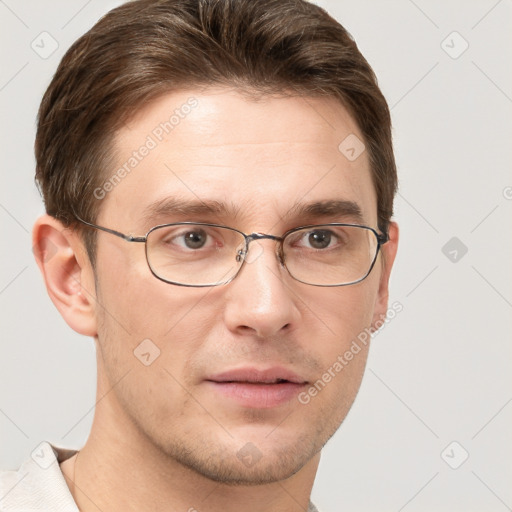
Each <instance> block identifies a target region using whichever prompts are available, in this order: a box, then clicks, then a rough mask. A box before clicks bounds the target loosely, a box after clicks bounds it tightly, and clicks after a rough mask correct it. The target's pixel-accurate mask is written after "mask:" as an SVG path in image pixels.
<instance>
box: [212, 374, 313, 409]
mask: <svg viewBox="0 0 512 512" xmlns="http://www.w3.org/2000/svg"><path fill="white" fill-rule="evenodd" d="M205 381H206V383H207V384H208V385H209V386H210V387H211V388H212V390H213V391H214V392H215V393H216V394H217V396H220V397H221V398H224V399H226V398H227V399H228V400H231V401H234V402H236V403H238V404H239V405H242V406H243V407H248V408H258V409H267V408H271V407H277V406H279V405H283V404H284V403H286V402H289V401H290V400H291V399H292V398H294V397H295V396H296V395H297V394H298V393H299V392H300V391H301V390H302V389H303V387H304V386H306V384H307V381H306V380H305V379H303V378H302V377H300V376H299V375H297V374H296V373H294V372H292V371H290V370H287V369H285V368H281V367H273V368H267V369H258V368H253V367H246V368H238V369H234V370H229V371H226V372H222V373H218V374H214V375H211V376H208V377H207V378H206V379H205Z"/></svg>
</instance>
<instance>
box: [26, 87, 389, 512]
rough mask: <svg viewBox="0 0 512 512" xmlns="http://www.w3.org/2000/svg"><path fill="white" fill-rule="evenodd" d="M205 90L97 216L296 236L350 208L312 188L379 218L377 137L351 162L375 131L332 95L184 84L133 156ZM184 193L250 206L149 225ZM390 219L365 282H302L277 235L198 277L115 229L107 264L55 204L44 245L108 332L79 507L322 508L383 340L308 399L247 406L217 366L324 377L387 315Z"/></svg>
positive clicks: (79, 472) (49, 273)
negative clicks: (145, 348)
mask: <svg viewBox="0 0 512 512" xmlns="http://www.w3.org/2000/svg"><path fill="white" fill-rule="evenodd" d="M190 97H194V98H197V100H198V102H199V103H198V106H197V108H195V109H194V110H193V111H192V112H191V113H190V114H189V115H188V116H186V117H185V118H184V119H182V120H181V121H180V123H179V124H178V125H177V126H176V127H175V128H174V130H173V131H172V133H170V134H169V135H168V136H167V137H166V138H165V139H164V140H163V141H162V142H161V143H160V144H158V146H157V147H156V148H154V149H152V150H151V152H150V153H149V154H148V155H147V156H146V157H145V158H144V159H143V160H142V161H141V162H140V163H139V164H138V166H137V167H136V169H134V170H133V171H132V172H131V173H130V174H129V175H128V176H127V177H126V178H125V179H124V180H123V181H122V182H121V183H120V184H119V185H117V186H116V187H115V188H114V189H113V190H112V191H110V192H109V193H108V194H107V195H106V197H105V198H104V199H103V200H102V202H101V210H100V214H99V217H98V218H97V219H96V223H97V224H99V225H102V226H106V227H109V228H112V229H116V230H119V231H121V232H123V233H132V234H135V235H144V234H145V233H146V232H147V231H148V229H149V228H150V227H152V226H153V225H156V224H159V223H162V222H173V221H179V220H195V221H204V222H215V223H221V224H225V225H228V226H232V227H235V228H238V229H240V230H242V231H244V232H245V233H252V232H264V233H270V234H274V235H282V234H283V233H284V232H285V231H287V230H288V229H291V228H293V227H296V226H300V225H304V224H308V223H323V222H344V221H348V222H350V219H345V218H332V219H323V218H322V219H315V218H303V217H298V218H297V217H289V216H288V217H286V214H287V212H289V210H290V208H291V206H292V205H293V204H294V203H295V202H297V201H302V202H312V201H318V200H326V199H345V200H350V201H354V202H356V203H357V204H358V205H359V206H360V208H361V210H362V215H363V219H364V223H365V224H366V225H368V226H371V227H373V228H376V227H377V208H376V205H377V202H376V195H375V191H374V187H373V185H372V181H371V173H370V168H369V162H368V156H367V154H366V152H364V153H363V154H362V155H361V156H360V157H359V158H357V159H356V160H355V161H353V162H350V161H349V160H347V159H346V158H345V156H343V154H342V153H340V151H339V150H338V145H339V143H340V142H341V141H342V140H343V139H344V138H345V137H347V135H349V134H351V133H354V134H356V135H357V136H358V137H359V138H360V139H362V138H363V137H362V135H361V133H360V131H359V129H358V127H357V125H356V124H355V122H354V121H353V120H352V118H351V117H350V116H349V114H348V113H347V111H346V110H345V109H344V108H343V107H342V106H341V105H340V103H339V102H337V101H336V100H335V99H332V98H300V97H281V98H269V97H264V98H260V99H259V100H258V101H254V100H251V99H248V98H247V97H245V96H242V95H241V94H240V93H238V92H237V91H236V90H229V89H226V88H219V89H205V90H188V91H182V92H174V93H172V94H169V95H166V96H164V97H161V98H160V99H158V100H156V101H154V102H153V103H151V104H149V105H148V106H146V107H145V108H144V109H143V110H141V111H140V112H139V113H138V114H137V115H136V116H135V117H134V118H133V119H132V120H131V121H130V122H129V123H127V125H125V127H123V129H122V130H121V131H120V132H119V133H118V134H117V137H116V157H117V159H118V164H119V165H122V164H123V163H124V162H125V161H126V160H127V158H129V156H130V154H131V153H132V152H133V150H134V149H136V148H139V147H140V146H141V144H143V143H144V141H145V139H146V137H147V136H148V134H150V133H151V132H152V130H153V129H154V128H155V126H157V125H158V124H159V123H161V122H162V121H163V120H165V119H168V117H169V114H168V113H169V112H172V111H174V110H175V109H176V108H179V106H180V105H182V104H183V103H185V102H186V101H187V99H188V98H190ZM116 169H117V168H116ZM116 169H112V170H111V171H112V173H114V172H115V170H116ZM108 176H110V175H108ZM169 196H179V197H180V198H184V199H191V200H195V199H197V198H200V199H202V200H206V199H215V200H218V201H220V202H227V203H232V204H234V205H236V207H237V209H238V214H237V216H236V218H233V217H224V216H221V215H215V216H206V215H201V216H197V215H196V216H193V217H192V218H186V219H181V218H177V219H174V218H169V217H166V218H159V219H154V220H153V222H151V221H148V222H147V223H144V222H143V221H142V213H143V211H144V208H145V207H146V206H147V205H149V204H150V203H152V202H153V201H155V200H160V199H164V198H166V197H169ZM389 234H390V237H391V240H390V242H388V243H386V244H385V245H384V246H383V248H382V252H381V254H380V255H379V259H378V261H377V263H376V265H375V267H374V269H373V270H372V272H371V274H370V275H369V276H368V277H367V278H366V279H365V280H364V281H362V282H361V283H358V284H355V285H351V286H346V287H332V288H322V287H315V286H308V285H305V284H302V283H299V282H297V281H295V280H293V279H292V278H291V277H290V276H289V275H288V274H287V272H286V270H285V269H284V268H282V267H280V265H279V263H278V261H277V259H276V257H275V242H274V241H272V240H262V241H260V242H258V243H259V249H258V254H256V253H255V255H256V256H257V257H255V259H254V260H253V261H252V262H251V263H247V264H246V265H245V266H244V268H243V269H242V271H241V273H240V274H239V275H238V277H237V278H236V279H235V280H234V281H232V282H231V283H229V284H227V285H224V286H218V287H213V288H186V287H178V286H173V285H170V284H166V283H164V282H162V281H160V280H158V279H156V278H155V277H154V276H153V275H152V274H151V272H150V270H149V268H148V266H147V263H146V259H145V256H144V244H136V243H127V242H125V241H124V240H122V239H120V238H117V237H114V236H112V235H110V234H107V233H104V232H98V244H97V264H96V269H95V271H93V269H92V268H91V265H90V262H89V259H88V257H87V254H86V252H85V249H84V246H83V244H82V241H81V238H80V236H79V234H78V233H77V232H75V231H73V230H70V229H65V228H64V227H63V226H62V225H61V224H60V223H59V222H58V221H56V220H55V219H53V218H51V217H49V216H46V215H45V216H43V217H41V218H40V219H39V220H38V221H37V222H36V224H35V227H34V245H35V246H37V247H39V252H38V253H37V254H36V256H37V261H38V264H39V266H40V269H41V271H42V274H43V276H44V279H45V282H46V286H47V288H48V293H49V295H50V297H51V299H52V300H53V302H54V303H55V305H56V307H57V308H58V309H59V311H60V313H61V314H62V316H63V317H64V319H65V320H66V322H67V323H68V324H69V325H70V326H71V327H72V328H73V329H74V330H75V331H77V332H79V333H81V334H84V335H86V336H92V337H94V338H95V342H96V348H97V364H98V385H97V396H98V400H99V401H98V402H97V405H96V410H95V416H94V422H93V426H92V429H91V433H90V437H89V439H88V440H87V443H86V444H85V446H84V447H83V448H82V450H81V451H80V453H79V456H78V458H77V457H76V456H75V457H73V458H72V459H68V460H67V461H66V462H64V463H62V470H63V472H64V474H65V476H66V479H67V482H68V485H69V488H70V490H71V492H72V494H73V496H74V498H75V500H76V502H77V504H78V505H79V508H80V510H82V511H89V510H91V511H92V510H97V509H98V508H100V509H101V510H109V511H121V510H123V511H126V510H153V511H157V512H158V511H164V510H191V509H192V510H193V509H196V510H200V511H202V512H208V511H220V510H222V511H231V510H240V507H242V509H243V510H245V511H249V512H254V511H264V510H265V511H268V510H275V511H290V512H291V511H302V510H305V509H306V508H307V503H308V500H309V496H310V493H311V488H312V485H313V481H314V478H315V474H316V470H317V466H318V463H319V459H320V450H321V448H322V447H323V445H324V444H325V443H326V441H327V440H328V439H329V438H330V437H331V436H332V434H333V433H334V432H335V431H336V430H337V428H338V427H339V426H340V424H341V422H342V421H343V419H344V418H345V416H346V415H347V413H348V411H349V409H350V406H351V404H352V402H353V400H354V398H355V396H356V393H357V391H358V389H359V386H360V382H361V378H362V375H363V372H364V367H365V362H366V357H367V347H366V348H365V347H363V349H362V350H361V352H359V353H358V354H357V356H355V357H354V359H353V360H352V361H350V363H349V364H348V365H347V366H346V367H345V368H344V369H343V371H342V372H340V373H339V374H338V375H337V376H336V377H335V378H334V379H332V381H331V382H330V383H329V384H328V385H327V386H325V388H324V389H323V390H322V391H321V392H320V393H318V395H317V396H315V397H313V398H312V399H311V400H310V402H309V403H308V404H301V403H300V402H299V401H298V400H297V399H296V397H294V399H292V400H289V401H287V402H286V403H284V404H281V405H278V406H276V407H270V408H266V409H261V408H251V407H242V406H241V405H239V404H238V403H237V402H235V401H233V400H231V399H229V398H227V397H225V396H222V395H220V394H219V393H216V392H215V390H213V389H212V386H210V385H208V383H207V382H205V378H206V377H207V376H208V375H211V374H212V373H216V372H222V371H225V370H228V369H232V368H238V367H241V366H256V367H258V368H268V367H270V366H276V365H278V366H281V367H284V368H287V369H290V370H292V371H294V372H295V373H296V374H298V375H300V376H301V377H302V378H303V379H304V380H305V381H308V382H309V383H314V382H315V381H316V380H318V379H319V378H321V376H322V374H323V373H324V372H325V371H326V369H327V368H329V367H331V366H332V365H333V363H334V362H335V361H336V358H337V357H338V355H340V354H343V353H344V352H345V351H346V350H347V349H348V348H349V347H350V344H351V342H352V340H354V339H355V338H356V337H357V335H358V334H359V333H360V332H361V331H363V330H364V329H365V328H368V327H370V326H371V325H372V324H373V323H375V322H376V321H377V320H380V319H381V318H382V317H383V315H385V313H386V309H387V302H388V280H389V275H390V271H391V267H392V264H393V260H394V257H395V253H396V249H397V241H398V229H397V226H396V224H394V223H392V224H391V227H390V230H389ZM50 250H51V253H52V256H51V257H47V258H46V259H45V257H44V255H45V253H46V252H48V253H49V251H50ZM251 250H252V249H251ZM148 338H149V339H151V340H152V342H153V343H154V344H155V345H156V346H157V347H158V348H159V350H160V356H159V357H158V358H157V359H156V360H155V361H154V362H153V363H152V364H151V365H149V366H145V365H143V364H141V362H140V361H139V360H138V359H137V358H136V357H134V353H133V351H134V349H136V347H137V346H138V345H139V344H140V343H141V341H142V340H144V339H148ZM100 398H101V400H100ZM247 443H252V445H254V446H255V447H256V448H257V450H258V452H259V454H260V455H261V458H260V459H259V460H258V461H257V462H256V463H254V464H253V465H251V466H248V465H246V464H244V463H242V462H241V461H240V460H239V458H238V457H237V452H238V451H239V450H240V449H241V448H242V447H244V446H245V445H246V444H247ZM250 446H251V445H250Z"/></svg>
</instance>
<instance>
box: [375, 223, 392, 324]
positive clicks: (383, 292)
mask: <svg viewBox="0 0 512 512" xmlns="http://www.w3.org/2000/svg"><path fill="white" fill-rule="evenodd" d="M388 236H389V240H388V241H387V242H386V243H385V244H384V245H382V247H381V255H380V257H381V261H380V264H381V266H382V267H381V275H380V281H379V290H378V293H377V299H376V301H375V307H374V310H373V311H374V313H373V318H372V328H373V329H375V330H378V329H380V327H382V324H383V323H384V319H385V318H386V313H387V310H388V299H389V277H390V275H391V268H392V267H393V262H394V261H395V256H396V251H397V249H398V224H397V223H396V222H391V223H390V224H389V230H388ZM376 264H379V262H377V263H376Z"/></svg>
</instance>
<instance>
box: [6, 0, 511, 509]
mask: <svg viewBox="0 0 512 512" xmlns="http://www.w3.org/2000/svg"><path fill="white" fill-rule="evenodd" d="M119 3H120V2H114V1H101V2H100V1H99V0H89V1H88V2H86V1H83V0H79V1H78V0H73V1H70V0H66V1H64V0H58V1H52V2H48V1H36V0H22V1H17V2H15V1H14V0H4V1H1V0H0V23H1V26H0V27H1V34H2V41H3V44H2V45H1V52H2V53H1V62H2V65H1V71H0V103H1V109H2V110H1V111H2V119H1V130H2V133H1V137H0V140H1V141H2V142H1V144H2V151H1V157H2V158H1V165H0V172H1V179H2V187H1V189H0V222H1V224H0V226H1V237H2V244H1V249H0V251H1V254H0V257H1V265H0V311H1V313H0V314H1V325H2V329H1V342H0V350H1V357H0V375H1V387H0V467H1V468H3V469H13V468H16V467H17V466H18V465H19V464H20V463H21V461H22V460H24V459H25V458H26V457H28V456H29V454H30V453H31V451H32V450H33V449H34V448H35V447H36V446H37V445H38V444H39V442H40V441H41V440H49V441H51V442H53V443H55V444H57V445H60V446H66V447H73V448H78V447H81V446H82V445H83V443H84V442H85V440H86V438H87V435H88V432H89V428H90V425H91V421H92V415H93V410H94V404H95V360H94V350H93V342H92V340H90V339H88V338H83V337H81V336H79V335H77V334H75V333H74V332H73V331H71V329H70V328H69V327H68V326H67V325H66V324H65V323H64V321H63V320H62V319H61V317H60V316H59V314H58V312H57V311H56V309H55V308H54V307H53V304H52V303H51V302H50V300H49V299H48V297H47V295H46V291H45V289H44V286H43V283H42V280H41V278H40V275H39V272H38V269H37V267H36V264H35V262H34V259H33V255H32V252H31V243H30V230H31V226H32V224H33V222H34V220H35V218H36V217H37V216H38V215H39V214H40V213H42V212H43V207H42V202H41V200H40V197H39V194H38V192H37V190H36V188H35V186H34V184H33V171H34V158H33V152H32V146H33V140H34V134H35V117H36V111H37V107H38V103H39V101H40V99H41V96H42V94H43V92H44V90H45V88H46V87H47V85H48V83H49V81H50V79H51V76H52V74H53V73H54V71H55V69H56V67H57V64H58V62H59V60H60V58H61V57H62V55H63V53H64V52H65V50H66V49H67V48H68V47H69V45H70V44H71V43H72V42H73V41H74V40H75V39H76V38H77V37H78V36H79V35H81V34H82V33H83V32H85V31H86V30H87V29H88V28H89V27H90V26H92V25H93V24H94V22H95V21H96V20H97V19H98V18H99V17H100V16H101V15H102V14H103V13H105V12H106V11H107V10H109V9H110V8H111V7H113V6H115V5H118V4H119ZM317 3H320V4H321V5H322V6H324V7H326V8H327V9H328V11H329V12H330V13H331V14H332V15H333V16H335V17H336V18H337V19H338V20H339V21H340V22H341V23H342V24H343V25H344V26H346V28H347V29H348V30H349V31H350V32H351V33H352V35H353V36H354V37H355V39H356V41H357V43H358V45H359V47H360V49H361V50H362V52H363V54H364V55H365V56H366V57H367V59H368V60H369V61H370V63H371V64H372V66H373V68H374V70H375V72H376V74H377V76H378V77H379V81H380V84H381V87H382V89H383V92H384V94H385V95H386V97H387V99H388V102H389V104H390V107H391V109H392V116H393V123H394V136H395V146H396V157H397V162H398V166H399V173H400V192H399V195H398V197H397V200H396V215H395V218H396V220H397V221H398V222H399V224H400V227H401V243H400V248H399V255H398V258H397V261H396V267H395V271H394V274H393V277H392V283H391V302H394V301H399V302H400V303H401V304H402V305H403V311H402V312H401V313H399V314H398V315H396V317H395V318H394V319H393V320H392V321H391V322H389V324H387V325H386V327H385V328H384V329H383V330H382V332H380V333H379V334H378V335H377V336H376V337H375V340H374V342H373V347H372V350H371V355H370V359H369V362H368V368H367V371H366V374H365V378H364V380H363V384H362V387H361V390H360V393H359V395H358V398H357V399H356V403H355V405H354V407H353V409H352V411H351V412H350V414H349V416H348V418H347V420H346V421H345V422H344V424H343V425H342V427H341V429H340V430H339V432H338V433H337V434H336V435H335V437H334V438H333V439H332V440H331V441H330V442H329V444H328V445H327V447H326V448H325V449H324V452H323V456H322V462H321V465H320V470H319V473H318V476H317V480H316V483H315V487H314V490H313V501H314V502H315V503H316V504H317V506H318V507H319V508H320V510H321V511H325V512H334V511H338V510H340V509H341V507H342V506H343V507H345V508H346V509H347V510H352V509H353V510H358V511H366V510H368V511H369V510H388V511H396V512H399V511H401V510H406V511H411V512H413V511H417V512H419V511H426V510H433V509H434V510H436V511H444V510H446V511H459V510H460V511H462V510H464V511H473V510H474V511H481V510H486V511H488V512H491V511H497V512H499V511H503V510H507V509H508V510H510V509H511V507H512V486H510V482H511V477H512V467H511V465H512V463H511V461H512V437H511V436H510V431H511V430H510V429H511V426H512V403H511V402H512V387H511V385H510V384H511V380H510V375H511V369H512V357H511V356H512V343H511V335H510V332H511V323H512V322H511V318H512V315H511V310H512V279H511V277H512V275H511V274H512V265H511V264H510V262H511V261H512V258H511V256H512V237H511V235H510V233H511V228H512V215H511V213H512V173H511V161H512V159H511V153H512V143H511V141H512V122H511V119H512V118H511V114H512V67H511V65H510V63H511V62H512V45H511V42H512V36H511V34H512V16H511V14H512V2H511V1H510V0H501V1H496V0H474V1H467V0H466V1H463V0H459V1H456V0H450V1H441V0H436V1H426V0H415V1H412V0H393V1H377V0H373V1H370V0H365V1H361V0H359V1H356V0H350V1H349V0H340V1H335V0H331V1H329V0H325V1H322V2H317ZM43 31H46V32H48V33H49V34H51V37H52V38H53V39H54V40H55V41H56V42H57V43H58V48H57V50H56V51H55V52H54V53H53V54H52V55H50V56H46V55H44V56H45V57H47V58H42V57H41V56H40V55H39V54H38V53H36V51H34V49H33V48H32V47H31V43H32V41H35V43H34V46H35V45H36V44H38V45H39V47H38V48H39V49H38V51H39V52H40V53H41V52H43V51H46V52H48V51H49V50H51V48H52V46H51V45H52V44H54V43H52V41H51V40H50V39H49V38H48V36H40V34H41V32H43ZM454 31H456V32H457V33H458V34H459V35H457V34H453V32H454ZM42 37H43V38H46V39H44V41H43V42H41V38H42ZM443 41H444V43H443ZM464 41H466V42H467V44H468V45H469V46H468V48H467V50H466V51H464V52H463V53H462V54H460V55H458V54H459V53H460V52H461V50H463V49H464V47H465V45H466V43H465V42H464ZM454 57H457V58H454ZM453 237H456V240H454V241H453V240H452V241H451V242H450V243H449V244H448V245H447V246H446V244H447V243H448V242H449V241H450V240H451V239H452V238H453ZM443 247H444V249H443ZM464 247H466V248H467V253H466V254H463V252H464ZM454 251H455V252H454ZM453 260H455V261H453ZM453 441H456V442H457V443H458V444H455V445H453V444H452V445H450V443H452V442H453ZM449 445H450V446H449ZM447 447H448V448H447ZM446 448H447V449H446ZM445 449H446V450H445ZM466 452H467V454H469V457H468V459H467V460H466V461H465V462H464V463H463V464H462V465H460V466H459V467H458V468H457V469H453V468H452V467H450V465H449V464H451V465H452V466H457V465H459V464H460V462H461V461H462V460H463V457H464V456H465V453H466ZM442 454H444V456H442Z"/></svg>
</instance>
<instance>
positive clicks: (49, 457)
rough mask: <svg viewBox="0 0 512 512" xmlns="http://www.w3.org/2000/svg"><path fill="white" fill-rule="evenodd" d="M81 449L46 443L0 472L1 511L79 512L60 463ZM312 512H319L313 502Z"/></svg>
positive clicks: (309, 510)
mask: <svg viewBox="0 0 512 512" xmlns="http://www.w3.org/2000/svg"><path fill="white" fill-rule="evenodd" d="M76 452H77V450H68V449H66V448H57V447H56V446H54V445H52V444H50V443H48V442H46V441H45V442H42V443H41V444H40V445H39V446H38V447H37V448H36V449H35V450H34V451H33V452H32V453H31V455H30V457H29V458H28V459H27V460H26V461H25V462H24V463H23V464H22V465H21V466H20V468H19V469H18V471H0V511H2V512H35V511H38V512H42V511H44V510H46V511H51V512H79V509H78V507H77V505H76V503H75V500H74V499H73V496H72V494H71V492H70V491H69V488H68V486H67V484H66V480H65V479H64V475H63V474H62V471H61V469H60V466H59V463H61V462H64V461H65V460H66V459H69V458H70V457H72V456H73V455H74V454H75V453H76ZM308 512H318V510H317V509H316V507H315V506H314V505H313V504H312V503H310V504H309V507H308Z"/></svg>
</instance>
